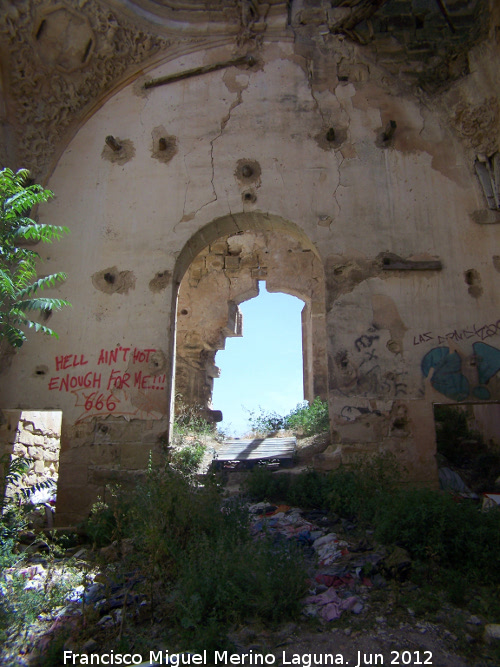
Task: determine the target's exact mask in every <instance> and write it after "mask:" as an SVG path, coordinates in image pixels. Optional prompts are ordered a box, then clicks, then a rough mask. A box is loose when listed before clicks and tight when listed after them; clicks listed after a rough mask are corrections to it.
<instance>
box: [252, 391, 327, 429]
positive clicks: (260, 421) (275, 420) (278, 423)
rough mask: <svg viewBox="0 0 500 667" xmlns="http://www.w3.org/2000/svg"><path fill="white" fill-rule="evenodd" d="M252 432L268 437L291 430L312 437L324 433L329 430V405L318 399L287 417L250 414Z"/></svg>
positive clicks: (270, 413)
mask: <svg viewBox="0 0 500 667" xmlns="http://www.w3.org/2000/svg"><path fill="white" fill-rule="evenodd" d="M248 421H249V424H250V428H251V430H252V431H253V432H254V433H256V434H262V435H267V434H269V433H274V432H276V431H279V430H287V431H288V430H289V431H294V432H296V433H299V434H300V435H304V436H310V435H315V434H316V433H323V432H324V431H327V430H328V428H329V418H328V403H326V401H322V400H321V399H320V398H319V397H316V398H315V399H314V401H313V402H312V403H308V402H307V401H305V402H303V403H299V404H298V405H297V407H296V408H294V409H293V410H291V411H290V412H289V413H288V414H287V415H279V414H278V413H276V412H266V411H265V410H263V409H262V408H259V412H258V413H256V412H252V411H250V412H249V418H248Z"/></svg>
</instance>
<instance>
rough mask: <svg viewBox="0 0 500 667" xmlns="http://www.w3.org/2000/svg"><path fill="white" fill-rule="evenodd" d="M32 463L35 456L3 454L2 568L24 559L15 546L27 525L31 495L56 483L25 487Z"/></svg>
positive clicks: (0, 461) (0, 467)
mask: <svg viewBox="0 0 500 667" xmlns="http://www.w3.org/2000/svg"><path fill="white" fill-rule="evenodd" d="M32 464H33V459H31V458H28V457H17V458H12V457H11V456H10V455H9V454H3V455H2V456H1V457H0V482H1V483H0V493H1V494H2V495H1V502H0V568H3V567H6V566H8V565H11V564H12V563H13V562H15V561H16V560H19V559H20V556H19V555H18V554H15V553H14V549H15V546H16V542H17V539H18V537H19V533H20V532H21V531H22V530H23V529H24V528H26V526H27V519H26V510H27V508H28V506H29V499H30V497H31V495H32V494H33V493H34V492H35V491H40V490H42V489H47V488H51V487H53V486H54V482H53V481H52V480H46V481H44V482H39V483H37V484H32V485H30V486H28V487H25V486H22V484H23V478H24V475H25V474H26V473H27V472H28V470H29V468H30V466H31V465H32ZM6 491H7V493H6Z"/></svg>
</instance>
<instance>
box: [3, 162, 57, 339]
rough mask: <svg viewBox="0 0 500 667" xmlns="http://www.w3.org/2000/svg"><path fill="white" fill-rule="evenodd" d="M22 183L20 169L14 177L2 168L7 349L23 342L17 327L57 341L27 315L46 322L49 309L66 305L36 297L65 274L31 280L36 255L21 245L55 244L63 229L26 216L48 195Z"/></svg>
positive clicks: (25, 178) (26, 174) (34, 275)
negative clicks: (35, 314)
mask: <svg viewBox="0 0 500 667" xmlns="http://www.w3.org/2000/svg"><path fill="white" fill-rule="evenodd" d="M28 183H29V172H28V171H27V170H26V169H20V170H19V171H17V172H16V173H14V172H13V171H12V170H11V169H8V168H6V169H2V170H1V171H0V340H2V339H3V340H5V341H6V342H7V343H8V344H9V345H10V346H12V347H13V348H19V347H21V345H23V343H24V342H25V341H26V334H25V332H24V331H23V327H28V328H33V329H34V330H35V331H41V332H43V333H45V334H48V335H50V336H56V337H57V335H56V333H55V332H54V331H53V330H52V329H51V328H50V327H48V326H47V325H46V324H43V323H42V322H39V321H35V320H33V319H31V313H32V312H34V311H36V312H38V313H39V314H40V315H41V318H42V319H45V320H47V319H48V317H49V316H50V314H51V313H52V311H53V310H55V309H56V310H58V309H60V308H62V307H63V306H69V305H70V304H69V302H68V301H66V300H64V299H56V298H47V297H42V296H40V294H39V293H40V292H41V291H43V290H44V289H45V288H47V287H54V285H55V284H56V283H57V282H62V281H64V280H65V279H66V274H64V273H62V272H58V273H52V274H50V275H48V276H44V277H42V278H37V272H36V263H37V261H38V259H39V254H38V253H37V252H36V251H35V250H33V249H32V248H30V247H26V246H27V245H29V244H32V243H37V242H39V241H42V242H44V243H50V242H52V241H53V240H59V239H60V238H61V237H62V235H63V234H65V233H67V232H68V229H67V228H66V227H60V226H55V225H48V224H40V223H38V222H36V221H35V220H33V219H32V218H30V217H29V215H30V212H31V209H32V208H33V207H34V206H36V205H37V204H40V203H43V202H46V201H48V200H49V199H50V198H51V197H52V196H53V193H52V192H51V191H50V190H46V189H44V188H42V186H40V185H36V184H32V185H29V184H28ZM27 313H30V315H28V314H27Z"/></svg>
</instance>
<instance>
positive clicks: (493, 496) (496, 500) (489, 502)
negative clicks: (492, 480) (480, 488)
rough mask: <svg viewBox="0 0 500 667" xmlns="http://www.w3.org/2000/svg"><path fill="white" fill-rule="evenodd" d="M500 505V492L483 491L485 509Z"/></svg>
mask: <svg viewBox="0 0 500 667" xmlns="http://www.w3.org/2000/svg"><path fill="white" fill-rule="evenodd" d="M499 505H500V493H483V510H489V509H492V508H493V507H498V506H499Z"/></svg>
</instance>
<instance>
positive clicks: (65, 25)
mask: <svg viewBox="0 0 500 667" xmlns="http://www.w3.org/2000/svg"><path fill="white" fill-rule="evenodd" d="M77 32H78V33H79V34H80V39H79V40H76V43H75V39H74V35H75V34H76V33H77ZM0 37H1V39H2V42H3V47H2V51H3V59H4V62H5V67H4V77H5V81H4V87H5V89H6V90H5V93H6V96H7V98H8V105H9V106H8V118H7V119H6V121H7V122H10V131H11V132H12V133H13V134H14V142H15V146H16V151H15V155H9V156H4V158H3V159H7V158H8V159H9V160H14V161H15V162H16V163H17V164H16V166H24V167H28V168H29V169H30V171H31V172H32V175H33V176H34V178H36V179H40V178H41V177H43V176H45V175H46V172H47V169H48V167H49V165H50V164H51V162H52V159H53V157H54V155H55V153H56V150H57V147H58V146H59V145H60V142H61V141H62V139H63V138H64V135H65V133H66V132H67V131H68V129H69V128H70V126H72V125H73V124H74V123H75V120H76V119H78V118H80V117H81V116H82V115H83V113H84V112H85V110H86V109H87V108H89V107H90V106H91V104H92V103H94V102H95V101H96V100H98V99H99V98H100V97H101V96H103V95H104V94H105V93H106V92H107V91H109V90H111V89H112V88H113V87H114V86H115V85H116V83H117V82H119V80H120V79H121V78H123V76H124V75H125V74H126V73H127V71H129V70H132V69H133V68H136V69H138V68H139V66H140V65H141V64H142V63H144V62H145V61H148V60H150V59H151V58H152V57H154V56H155V54H159V53H160V52H162V51H166V50H167V49H168V48H169V47H170V46H171V43H172V42H171V40H170V39H166V38H165V37H163V36H161V35H157V34H153V33H152V32H150V31H148V30H146V29H144V28H142V27H138V26H137V25H134V22H133V21H129V20H127V19H125V18H123V17H122V16H118V14H117V13H115V12H113V11H112V10H110V9H109V8H108V7H106V6H105V5H104V4H101V3H100V2H98V1H97V0H82V1H81V2H79V3H78V10H76V9H74V7H72V8H71V9H70V8H68V7H67V6H66V5H64V4H58V5H54V4H53V3H51V2H50V0H26V1H25V2H23V3H18V2H17V1H16V0H10V2H9V4H8V6H7V8H6V9H5V10H4V13H3V16H2V18H1V19H0ZM9 139H10V143H11V144H12V143H13V142H12V137H10V138H9Z"/></svg>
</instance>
